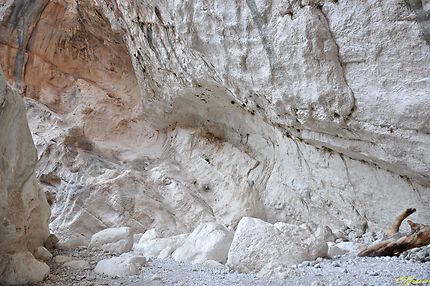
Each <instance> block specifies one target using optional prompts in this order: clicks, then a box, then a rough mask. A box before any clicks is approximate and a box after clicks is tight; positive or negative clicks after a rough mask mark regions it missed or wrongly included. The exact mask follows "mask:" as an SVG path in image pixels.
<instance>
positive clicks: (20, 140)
mask: <svg viewBox="0 0 430 286" xmlns="http://www.w3.org/2000/svg"><path fill="white" fill-rule="evenodd" d="M25 114H26V113H25V108H24V104H23V101H22V99H21V97H20V95H19V94H18V93H17V92H16V90H13V89H11V88H10V87H9V86H7V84H6V82H5V79H4V76H3V72H2V71H1V69H0V154H1V155H0V222H1V223H0V284H6V285H8V284H13V285H15V284H26V283H33V282H38V281H41V280H42V279H43V278H44V277H45V275H46V274H47V273H48V272H49V267H48V266H47V265H46V264H44V263H41V262H39V261H37V260H36V259H34V257H33V255H32V254H31V253H32V252H33V251H34V250H35V249H36V248H37V247H39V246H41V245H43V242H44V241H45V239H46V238H47V237H48V235H49V230H48V220H49V215H50V209H49V205H48V203H47V201H46V198H45V195H44V193H43V191H42V190H41V188H40V186H39V185H38V183H37V180H36V178H35V176H34V168H35V165H36V160H37V156H36V150H35V148H34V145H33V141H32V139H31V134H30V131H29V129H28V124H27V119H26V115H25Z"/></svg>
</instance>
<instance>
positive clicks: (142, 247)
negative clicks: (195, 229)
mask: <svg viewBox="0 0 430 286" xmlns="http://www.w3.org/2000/svg"><path fill="white" fill-rule="evenodd" d="M145 234H146V233H145ZM145 234H144V236H142V238H141V239H140V241H139V243H137V244H136V245H135V246H134V248H133V251H134V252H136V253H139V254H142V255H143V256H145V257H146V258H151V257H158V258H166V257H168V256H170V255H171V254H172V252H174V251H175V250H176V249H177V248H178V247H180V246H181V245H182V244H183V243H184V241H185V239H186V238H187V237H188V235H189V234H188V233H186V234H180V235H175V236H171V237H164V238H157V237H155V236H151V237H154V238H152V239H148V236H145Z"/></svg>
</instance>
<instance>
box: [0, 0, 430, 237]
mask: <svg viewBox="0 0 430 286" xmlns="http://www.w3.org/2000/svg"><path fill="white" fill-rule="evenodd" d="M10 2H12V1H10ZM38 2H39V1H33V2H31V3H32V5H34V7H35V8H38V7H37V6H38V5H39V4H37V3H38ZM63 2H64V3H63V5H56V4H55V3H54V2H53V1H49V3H48V4H47V7H46V9H44V10H43V12H40V13H41V15H33V16H34V18H35V19H40V21H39V22H37V23H33V24H34V25H35V26H37V28H36V29H28V30H29V31H34V33H32V35H31V37H24V40H25V39H26V38H31V42H30V43H27V44H26V46H25V47H26V52H27V54H28V57H29V58H32V56H33V57H34V58H36V59H37V60H28V61H26V64H25V65H24V63H23V62H22V63H20V62H19V61H16V60H15V59H20V58H22V57H19V54H18V56H17V54H16V53H17V52H18V51H19V49H17V50H16V49H10V48H9V47H18V46H19V45H20V43H19V41H18V40H17V39H18V34H17V32H16V31H15V30H13V31H10V29H11V28H8V27H13V23H9V22H7V21H10V19H13V17H8V15H11V14H13V12H14V10H13V9H15V8H14V6H13V5H4V6H2V7H1V8H0V9H1V10H2V12H0V15H1V16H0V17H3V15H4V18H3V19H2V20H0V21H2V25H0V29H1V30H0V35H2V41H1V42H2V43H5V44H1V45H0V50H1V52H2V54H4V55H5V56H3V57H1V58H0V63H1V64H2V65H3V66H5V69H6V70H7V71H8V72H7V75H8V78H9V79H10V80H11V82H18V83H20V84H21V87H22V88H23V89H24V86H25V91H26V95H27V96H28V97H31V98H33V99H35V100H36V101H33V100H29V103H28V106H29V114H28V116H29V118H30V123H31V128H32V130H33V132H34V134H35V135H34V140H35V142H36V145H37V148H38V151H39V153H40V157H41V158H40V162H39V164H38V167H37V175H38V176H39V177H40V179H41V181H43V182H44V184H45V187H46V188H47V189H50V190H51V191H52V193H54V194H55V195H56V196H55V202H54V205H53V221H52V223H51V228H52V229H53V230H54V231H55V232H56V233H58V234H59V235H60V236H61V238H62V239H65V238H68V237H70V238H72V237H73V234H75V233H78V234H79V235H81V234H82V237H78V238H76V237H73V239H74V241H75V242H79V243H84V242H85V243H86V242H88V241H89V239H90V237H91V236H92V235H93V234H94V233H96V232H98V231H100V230H102V229H105V228H109V227H118V226H124V225H126V226H129V227H133V228H135V229H136V232H137V233H139V232H144V231H145V230H147V229H150V228H156V229H157V230H159V231H160V233H161V234H162V236H163V237H166V236H172V235H175V234H178V233H188V232H191V231H193V230H194V229H195V228H196V227H197V226H198V225H199V224H201V223H204V222H218V223H221V224H224V225H227V226H229V228H230V229H235V227H236V226H237V224H238V222H239V221H240V219H241V218H242V217H246V216H252V217H258V218H261V219H264V220H265V221H268V222H271V223H274V222H277V221H284V222H287V223H292V224H298V225H299V224H301V223H303V222H313V223H317V224H321V225H329V226H330V227H332V229H334V230H336V229H341V228H342V227H344V226H348V227H349V228H351V229H354V230H359V231H364V227H363V226H364V225H367V226H369V228H373V227H375V226H376V227H384V228H385V227H386V226H387V225H389V224H390V223H391V221H392V219H393V217H395V216H396V215H397V214H398V213H399V210H401V209H402V208H406V207H415V208H417V209H418V212H417V213H416V214H414V216H415V217H414V219H415V220H417V221H419V222H422V223H426V222H428V221H430V204H429V202H430V177H429V175H428V174H430V167H429V166H430V135H429V134H430V131H429V130H430V121H429V118H430V99H429V96H428V91H429V90H430V80H429V77H428V74H429V72H430V49H429V45H428V43H427V42H426V38H425V37H424V36H423V33H422V31H421V30H420V23H418V22H417V21H416V11H413V10H411V9H410V8H408V6H407V5H406V3H405V1H398V0H387V1H372V0H363V1H359V2H357V3H354V5H351V4H350V3H349V2H348V1H336V3H335V2H334V1H298V0H290V1H270V3H269V2H268V1H266V2H264V1H253V0H246V1H245V0H240V1H221V0H212V1H204V2H202V1H200V2H199V1H197V2H199V3H195V1H194V2H191V1H190V0H185V1H182V0H174V1H164V2H157V3H155V2H154V1H146V0H144V1H138V2H137V3H134V2H133V5H131V2H130V1H115V0H114V1H103V0H96V1H85V3H80V6H79V13H78V11H77V4H76V2H75V1H63ZM94 5H95V6H94ZM427 6H428V5H427ZM427 6H426V7H427ZM34 7H33V6H32V7H31V8H34ZM29 10H32V11H36V12H37V11H39V10H38V9H29ZM40 11H42V10H40ZM95 11H97V12H99V13H96V12H95ZM36 12H35V13H36ZM60 12H61V13H64V14H65V15H67V17H55V15H58V14H59V13H60ZM36 14H37V13H36ZM100 15H101V16H100ZM78 16H79V17H81V18H83V19H87V21H82V19H81V18H79V17H78ZM57 18H58V19H59V20H58V21H62V22H61V25H60V23H58V22H56V21H57V20H56V19H57ZM404 19H407V21H405V20H404ZM3 22H6V23H3ZM79 23H80V24H79ZM30 24H31V23H30ZM30 24H29V25H30ZM53 25H54V26H57V27H58V30H56V31H57V32H56V33H54V34H52V33H51V32H50V31H51V30H52V29H50V28H48V27H52V26H53ZM79 25H84V26H85V29H80V30H79V31H76V35H75V37H72V39H73V41H72V40H69V38H67V39H64V37H63V36H62V35H65V34H67V35H68V33H69V29H68V27H76V26H79ZM101 27H103V29H102V28H101ZM19 31H23V32H25V29H24V30H23V29H19ZM47 34H49V35H50V36H49V37H48V36H46V35H47ZM424 35H425V34H424ZM100 39H103V42H104V43H105V44H104V45H100V44H99V42H100ZM76 41H78V42H76ZM387 43H392V44H389V45H388V44H387ZM21 45H22V43H21ZM64 46H66V48H64ZM46 47H49V48H46ZM80 47H86V49H84V50H83V51H81V49H80ZM17 66H18V67H22V69H24V70H23V71H22V74H23V75H24V76H23V77H22V76H20V74H17V73H15V72H14V71H15V70H16V69H15V67H17ZM88 66H91V69H88V68H87V67H88ZM90 70H91V72H89V71H90ZM35 71H37V72H35ZM40 103H43V104H45V105H47V106H48V108H47V107H44V106H42V105H41V104H40ZM59 158H60V160H59ZM71 194H73V195H71ZM405 204H407V206H405ZM381 206H384V207H383V208H382V207H381Z"/></svg>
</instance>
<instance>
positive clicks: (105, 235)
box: [89, 227, 133, 254]
mask: <svg viewBox="0 0 430 286" xmlns="http://www.w3.org/2000/svg"><path fill="white" fill-rule="evenodd" d="M89 247H90V248H99V249H103V250H106V251H109V252H110V253H114V254H121V253H124V252H129V251H131V249H132V248H133V233H132V231H131V229H130V228H129V227H118V228H107V229H104V230H102V231H99V232H97V233H96V234H94V235H93V236H92V237H91V242H90V244H89Z"/></svg>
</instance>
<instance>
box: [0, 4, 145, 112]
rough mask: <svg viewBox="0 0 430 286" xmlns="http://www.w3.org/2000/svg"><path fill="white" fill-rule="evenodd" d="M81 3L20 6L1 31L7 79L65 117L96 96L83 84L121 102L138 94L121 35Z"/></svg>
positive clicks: (1, 61) (15, 6)
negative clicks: (79, 100) (82, 96)
mask: <svg viewBox="0 0 430 286" xmlns="http://www.w3.org/2000/svg"><path fill="white" fill-rule="evenodd" d="M21 2H23V3H21ZM36 2H37V3H36ZM79 3H80V4H77V3H76V1H70V0H55V1H15V2H14V4H12V5H11V6H10V7H9V9H8V10H7V12H6V13H7V14H8V16H7V17H4V18H3V22H2V23H1V26H0V35H1V36H0V54H1V56H0V65H1V66H2V67H3V69H4V70H5V74H6V77H7V78H8V80H9V81H11V82H13V83H15V85H16V86H17V87H18V88H20V89H21V90H22V91H23V92H24V95H25V96H27V97H30V98H34V99H36V100H38V101H40V102H41V103H44V104H46V105H47V106H49V107H51V108H53V109H55V110H56V111H58V112H60V113H62V112H68V111H70V110H72V109H73V108H74V107H75V106H76V102H77V100H76V97H77V96H79V94H85V96H91V95H90V94H86V93H87V90H85V89H84V90H82V87H81V86H78V85H79V84H77V81H78V80H83V81H85V82H87V83H88V85H89V86H92V87H95V88H96V90H97V91H98V92H99V93H104V94H106V95H107V96H109V98H113V99H112V100H116V101H118V98H120V97H121V96H124V94H127V95H130V94H133V95H136V94H137V92H136V80H135V77H134V73H133V67H132V64H131V61H130V58H129V55H128V52H127V49H126V48H125V45H124V43H123V41H122V38H121V36H120V35H118V34H115V33H114V32H113V31H112V30H111V28H110V24H108V22H107V21H106V19H105V18H104V17H103V16H102V14H101V12H99V11H97V9H96V8H95V7H93V6H90V5H92V4H91V3H90V1H79ZM93 92H94V91H93Z"/></svg>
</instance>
